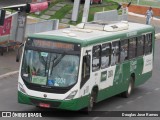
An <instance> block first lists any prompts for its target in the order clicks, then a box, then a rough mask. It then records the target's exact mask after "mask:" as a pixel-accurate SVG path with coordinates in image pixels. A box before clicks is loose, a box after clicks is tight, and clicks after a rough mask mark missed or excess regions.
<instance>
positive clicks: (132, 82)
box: [122, 77, 134, 98]
mask: <svg viewBox="0 0 160 120" xmlns="http://www.w3.org/2000/svg"><path fill="white" fill-rule="evenodd" d="M133 88H134V79H133V77H131V78H130V82H129V85H128V89H127V90H126V91H125V92H123V93H122V97H125V98H128V97H129V96H130V95H131V94H132V92H133Z"/></svg>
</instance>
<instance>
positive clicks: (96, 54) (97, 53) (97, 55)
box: [92, 45, 101, 72]
mask: <svg viewBox="0 0 160 120" xmlns="http://www.w3.org/2000/svg"><path fill="white" fill-rule="evenodd" d="M92 56H93V58H92V71H93V72H94V71H97V70H99V69H100V59H101V46H100V45H97V46H94V47H93V52H92Z"/></svg>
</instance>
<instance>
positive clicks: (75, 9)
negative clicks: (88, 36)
mask: <svg viewBox="0 0 160 120" xmlns="http://www.w3.org/2000/svg"><path fill="white" fill-rule="evenodd" d="M79 6H80V0H74V5H73V11H72V17H71V20H72V21H73V22H76V21H77V19H78V13H79Z"/></svg>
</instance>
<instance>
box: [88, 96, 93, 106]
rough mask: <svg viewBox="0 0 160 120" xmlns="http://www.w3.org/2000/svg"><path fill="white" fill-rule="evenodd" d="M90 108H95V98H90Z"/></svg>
mask: <svg viewBox="0 0 160 120" xmlns="http://www.w3.org/2000/svg"><path fill="white" fill-rule="evenodd" d="M89 107H90V109H92V108H93V96H91V98H90V103H89Z"/></svg>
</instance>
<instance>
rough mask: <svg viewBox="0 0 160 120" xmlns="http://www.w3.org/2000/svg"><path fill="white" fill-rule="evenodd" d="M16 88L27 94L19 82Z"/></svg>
mask: <svg viewBox="0 0 160 120" xmlns="http://www.w3.org/2000/svg"><path fill="white" fill-rule="evenodd" d="M18 90H19V91H20V92H22V93H24V94H27V93H26V91H25V90H24V88H23V85H22V84H21V83H18Z"/></svg>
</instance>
